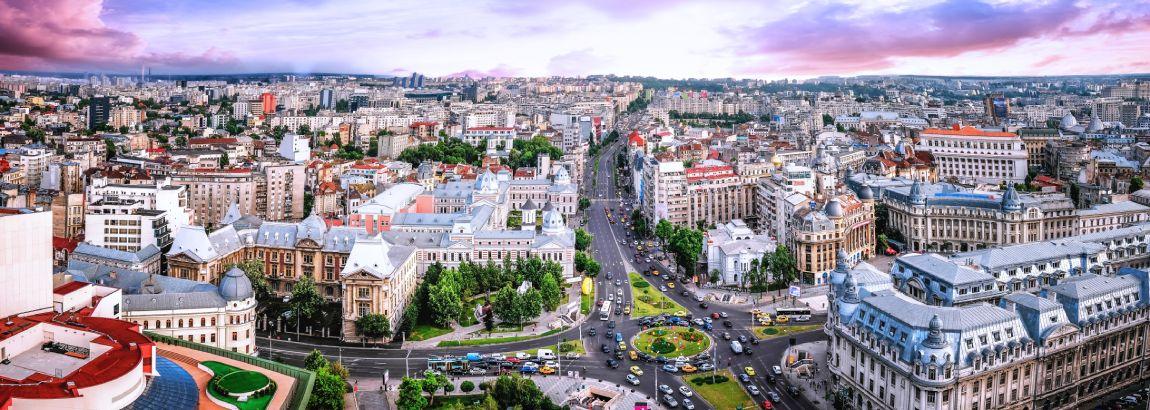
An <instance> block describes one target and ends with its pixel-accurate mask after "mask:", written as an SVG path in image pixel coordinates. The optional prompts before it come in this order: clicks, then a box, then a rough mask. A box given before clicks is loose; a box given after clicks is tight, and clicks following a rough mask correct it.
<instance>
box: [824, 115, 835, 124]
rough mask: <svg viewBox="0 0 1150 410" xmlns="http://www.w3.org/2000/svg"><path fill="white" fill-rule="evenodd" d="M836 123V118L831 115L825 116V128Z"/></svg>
mask: <svg viewBox="0 0 1150 410" xmlns="http://www.w3.org/2000/svg"><path fill="white" fill-rule="evenodd" d="M834 123H835V117H832V116H831V115H830V114H823V126H827V125H831V124H834Z"/></svg>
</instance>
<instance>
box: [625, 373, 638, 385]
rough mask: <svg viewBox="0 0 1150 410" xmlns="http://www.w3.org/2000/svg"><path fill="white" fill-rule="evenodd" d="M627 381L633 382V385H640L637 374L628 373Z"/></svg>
mask: <svg viewBox="0 0 1150 410" xmlns="http://www.w3.org/2000/svg"><path fill="white" fill-rule="evenodd" d="M627 383H631V385H632V386H638V385H639V378H638V377H635V375H633V374H628V375H627Z"/></svg>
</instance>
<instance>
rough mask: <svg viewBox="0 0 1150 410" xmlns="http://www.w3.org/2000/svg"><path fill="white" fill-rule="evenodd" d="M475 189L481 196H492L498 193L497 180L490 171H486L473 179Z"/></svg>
mask: <svg viewBox="0 0 1150 410" xmlns="http://www.w3.org/2000/svg"><path fill="white" fill-rule="evenodd" d="M475 189H476V190H477V191H479V193H481V194H494V193H496V192H498V191H499V179H498V178H496V177H495V174H494V173H492V172H491V170H487V172H484V173H483V175H480V176H479V178H476V179H475Z"/></svg>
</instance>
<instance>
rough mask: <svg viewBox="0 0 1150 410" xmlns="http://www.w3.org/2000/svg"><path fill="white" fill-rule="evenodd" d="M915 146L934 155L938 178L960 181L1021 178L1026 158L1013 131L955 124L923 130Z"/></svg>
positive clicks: (991, 180) (1026, 154) (1022, 178)
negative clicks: (951, 126) (945, 127)
mask: <svg viewBox="0 0 1150 410" xmlns="http://www.w3.org/2000/svg"><path fill="white" fill-rule="evenodd" d="M918 150H920V151H926V152H930V154H931V155H932V156H933V157H934V162H935V166H936V167H937V170H938V171H937V172H938V177H939V179H941V180H949V179H950V178H954V179H956V180H958V181H960V182H979V183H995V184H996V183H999V182H1002V181H1006V182H1009V183H1016V182H1023V180H1025V179H1026V174H1027V171H1028V168H1027V160H1028V159H1029V158H1030V157H1029V154H1028V153H1027V150H1026V147H1025V146H1024V144H1023V143H1022V139H1020V138H1019V136H1018V135H1017V134H1013V133H1009V132H1000V131H983V130H980V129H977V128H974V127H962V126H958V125H955V126H954V127H953V128H950V129H937V128H928V129H925V130H923V131H922V133H921V134H920V135H919V143H918Z"/></svg>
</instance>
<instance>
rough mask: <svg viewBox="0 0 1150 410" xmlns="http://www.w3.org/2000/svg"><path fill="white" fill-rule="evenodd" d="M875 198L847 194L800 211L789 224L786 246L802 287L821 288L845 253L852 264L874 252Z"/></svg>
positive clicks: (795, 213)
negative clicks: (812, 286)
mask: <svg viewBox="0 0 1150 410" xmlns="http://www.w3.org/2000/svg"><path fill="white" fill-rule="evenodd" d="M874 219H875V216H874V197H873V195H865V191H864V193H863V194H860V195H857V196H856V195H855V194H853V193H846V194H840V195H835V196H831V197H829V198H828V199H825V200H822V201H814V200H812V201H810V202H809V203H808V205H807V206H801V207H798V208H797V209H796V210H795V212H794V213H793V214H791V215H790V217H789V221H788V223H787V226H788V228H787V241H786V242H785V243H787V246H788V248H790V250H791V254H792V255H794V257H795V264H796V265H797V268H798V271H799V279H800V280H801V281H802V282H803V283H807V284H814V285H822V284H826V283H827V278H828V275H829V273H830V272H831V271H832V270H834V268H835V261H836V256H837V255H838V254H839V253H840V251H842V253H843V254H845V255H846V257H847V260H849V261H859V260H866V259H870V257H871V256H872V255H874V249H875V226H874Z"/></svg>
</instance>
